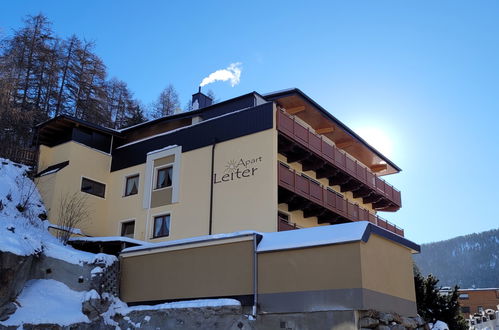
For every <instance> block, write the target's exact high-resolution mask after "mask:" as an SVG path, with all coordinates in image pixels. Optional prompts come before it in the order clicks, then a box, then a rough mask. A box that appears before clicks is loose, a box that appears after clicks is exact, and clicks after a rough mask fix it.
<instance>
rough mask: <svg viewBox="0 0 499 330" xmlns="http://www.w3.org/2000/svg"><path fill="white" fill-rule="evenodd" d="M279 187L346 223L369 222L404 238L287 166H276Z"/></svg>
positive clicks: (383, 222)
mask: <svg viewBox="0 0 499 330" xmlns="http://www.w3.org/2000/svg"><path fill="white" fill-rule="evenodd" d="M278 180H279V186H280V187H282V188H285V189H286V190H289V191H290V192H292V193H295V194H296V195H299V196H301V197H303V198H305V199H307V200H308V201H310V202H312V203H314V204H315V205H318V206H321V207H323V208H326V209H327V210H329V211H331V212H333V213H335V214H336V215H338V216H339V217H341V218H344V219H346V220H348V221H363V220H365V221H369V222H371V223H373V224H375V225H377V226H379V227H381V228H385V229H387V230H389V231H391V232H393V233H395V234H397V235H400V236H404V230H403V229H401V228H399V227H397V226H395V225H394V224H392V223H390V222H388V221H387V220H384V219H382V218H380V217H378V216H376V215H374V214H372V213H370V212H369V211H368V210H366V209H364V208H362V207H360V206H359V205H357V204H353V203H351V202H349V201H348V200H346V199H345V198H344V197H342V196H341V195H340V194H338V193H337V192H335V191H333V190H331V189H328V188H324V187H323V186H322V185H321V184H320V183H319V182H317V181H316V180H314V179H312V178H309V177H307V176H304V175H303V174H300V173H297V172H296V171H294V170H293V169H290V168H289V167H288V166H286V165H284V164H282V163H279V165H278Z"/></svg>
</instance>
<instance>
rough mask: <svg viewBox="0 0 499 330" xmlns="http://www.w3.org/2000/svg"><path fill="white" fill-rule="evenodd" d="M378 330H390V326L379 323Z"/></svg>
mask: <svg viewBox="0 0 499 330" xmlns="http://www.w3.org/2000/svg"><path fill="white" fill-rule="evenodd" d="M376 330H390V327H389V326H387V325H383V324H381V325H378V327H377V328H376Z"/></svg>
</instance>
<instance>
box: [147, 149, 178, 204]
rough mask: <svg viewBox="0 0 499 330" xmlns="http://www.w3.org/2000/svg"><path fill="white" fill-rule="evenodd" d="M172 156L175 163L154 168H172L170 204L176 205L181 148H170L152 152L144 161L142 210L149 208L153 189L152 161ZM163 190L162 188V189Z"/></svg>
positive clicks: (153, 168) (153, 169)
mask: <svg viewBox="0 0 499 330" xmlns="http://www.w3.org/2000/svg"><path fill="white" fill-rule="evenodd" d="M171 155H174V156H175V161H174V162H173V163H172V164H168V165H161V166H157V167H156V168H160V167H164V166H172V167H173V170H172V186H171V188H172V203H177V202H178V200H179V196H180V166H181V161H182V160H181V157H182V146H176V145H174V146H171V147H167V148H165V149H162V150H158V151H153V152H150V153H148V154H147V160H146V173H145V176H144V185H143V186H144V198H143V200H142V207H143V208H144V209H150V208H151V194H152V191H153V190H156V189H154V187H155V182H154V179H155V176H156V175H155V169H156V168H155V167H154V161H155V160H156V159H160V158H165V157H168V156H171ZM162 189H164V188H162Z"/></svg>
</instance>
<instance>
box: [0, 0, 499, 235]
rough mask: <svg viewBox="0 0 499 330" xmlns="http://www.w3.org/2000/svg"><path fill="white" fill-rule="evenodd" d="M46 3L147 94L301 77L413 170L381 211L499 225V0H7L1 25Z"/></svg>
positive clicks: (248, 86)
mask: <svg viewBox="0 0 499 330" xmlns="http://www.w3.org/2000/svg"><path fill="white" fill-rule="evenodd" d="M39 12H42V13H44V14H45V15H46V16H48V18H49V19H50V20H51V21H52V22H53V29H54V31H55V32H56V34H57V35H59V36H61V37H65V36H69V35H71V34H73V33H74V34H76V35H78V36H79V37H81V38H85V39H87V40H94V41H95V42H96V49H95V52H96V53H97V54H98V55H99V56H101V57H102V58H103V60H104V62H105V63H106V65H107V67H108V72H109V75H110V77H113V76H114V77H117V78H119V79H121V80H124V81H126V82H127V83H128V85H129V87H130V89H131V90H132V91H133V92H134V93H135V96H136V97H137V98H138V99H140V100H142V101H143V102H145V103H146V104H147V103H150V102H152V101H153V100H154V99H155V98H156V97H157V95H158V94H159V92H160V91H161V90H162V89H163V88H164V87H165V86H166V85H167V84H169V83H172V84H173V85H174V86H175V87H176V89H177V90H178V92H179V94H180V96H181V99H182V103H183V104H184V103H185V102H186V101H187V100H188V99H189V98H190V95H191V94H192V93H194V92H195V91H196V89H197V85H198V84H199V83H200V81H201V80H202V79H203V78H204V77H205V76H207V75H208V74H209V73H211V72H213V71H215V70H217V69H222V68H225V67H227V66H228V65H229V64H230V63H233V62H241V63H242V67H243V72H242V75H241V82H240V84H239V85H237V86H235V87H231V86H230V84H228V83H214V84H212V85H210V86H209V87H208V88H210V89H212V90H213V91H214V92H215V94H216V95H217V96H218V97H219V98H220V99H221V100H224V99H227V98H230V97H233V96H238V95H240V94H242V93H247V92H250V91H253V90H255V91H257V92H260V93H267V92H270V91H275V90H280V89H284V88H289V87H298V88H300V89H301V90H303V91H304V92H305V93H307V94H308V95H309V96H311V97H312V98H313V99H315V100H316V101H317V102H318V103H320V104H321V105H322V106H324V107H325V108H326V109H328V110H329V111H330V112H331V113H333V114H334V115H335V116H336V117H337V118H339V119H340V120H342V121H343V122H344V123H345V124H347V125H349V126H350V127H352V128H353V129H354V130H359V131H360V132H364V134H366V132H367V133H369V132H371V134H370V136H366V138H367V139H368V140H369V141H370V142H371V143H372V144H373V145H374V146H378V147H379V149H381V150H382V151H383V149H385V150H386V149H388V150H387V153H388V154H389V157H390V158H391V159H392V160H393V161H394V162H395V163H396V164H397V165H399V166H400V167H401V168H402V169H403V172H401V173H400V174H396V175H392V176H389V177H385V179H387V181H389V182H390V183H392V184H394V185H395V186H396V187H397V188H398V189H400V190H401V191H402V198H403V207H402V209H401V210H400V211H398V212H396V213H386V212H383V213H381V215H382V216H384V217H385V218H387V219H389V220H390V221H392V222H394V223H396V224H397V225H399V226H401V227H403V228H404V229H405V231H406V236H407V237H408V238H409V239H411V240H414V241H416V242H418V243H425V242H431V241H436V240H441V239H447V238H451V237H454V236H457V235H464V234H468V233H472V232H479V231H483V230H488V229H492V228H498V227H499V215H498V214H499V212H498V211H497V210H498V208H497V205H498V204H499V174H498V172H499V146H498V145H497V143H498V142H499V133H498V126H499V19H497V18H498V13H499V2H497V1H486V0H484V1H395V0H393V1H341V2H340V1H323V2H319V1H317V2H311V1H273V2H271V1H246V2H243V1H204V2H201V1H200V2H199V3H198V2H191V1H177V2H173V1H125V0H121V1H88V0H87V1H9V2H6V3H4V4H3V5H2V10H1V11H0V29H1V32H0V33H2V35H3V36H5V35H8V34H9V33H10V31H11V29H15V28H18V27H20V26H21V25H22V18H23V17H24V16H25V15H27V14H37V13H39ZM373 132H374V133H373ZM379 141H385V142H384V143H381V144H380V142H379Z"/></svg>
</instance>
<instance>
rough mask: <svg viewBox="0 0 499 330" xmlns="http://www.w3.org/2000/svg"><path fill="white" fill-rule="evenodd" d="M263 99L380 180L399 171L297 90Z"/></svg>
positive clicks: (278, 93) (273, 94) (275, 93)
mask: <svg viewBox="0 0 499 330" xmlns="http://www.w3.org/2000/svg"><path fill="white" fill-rule="evenodd" d="M264 97H265V98H266V99H267V100H269V101H274V102H276V103H277V104H278V105H280V106H282V107H283V108H285V109H286V112H288V113H289V114H292V115H294V116H296V117H298V118H300V119H301V120H303V121H305V122H306V123H307V124H308V125H310V126H311V127H312V128H313V129H314V130H315V131H316V132H317V133H319V134H322V135H324V136H325V137H327V138H329V139H330V140H332V141H333V142H334V143H335V144H336V146H337V147H338V148H340V149H343V150H345V151H346V152H347V153H349V154H350V155H352V156H353V157H355V158H356V159H358V160H359V161H360V162H362V163H363V164H364V165H366V166H367V167H369V168H370V169H371V170H372V171H373V172H375V173H376V174H378V175H380V176H381V175H387V174H393V173H398V172H400V171H401V169H400V167H398V166H397V165H395V163H393V162H392V161H391V160H389V159H388V158H387V157H386V156H384V155H383V154H382V153H381V152H379V151H378V150H376V149H375V148H374V147H373V146H371V145H370V144H369V143H367V142H366V141H365V140H364V139H362V138H361V137H360V136H359V135H357V133H355V132H354V131H352V130H351V129H350V128H349V127H347V126H346V125H345V124H343V123H342V122H341V121H339V120H338V119H337V118H336V117H334V116H333V115H332V114H331V113H329V112H328V111H327V110H326V109H324V108H323V107H321V106H320V105H319V104H318V103H317V102H315V101H314V100H312V99H311V98H310V97H308V96H307V95H306V94H305V93H303V92H302V91H301V90H299V89H298V88H293V89H287V90H283V91H278V92H274V93H269V94H265V95H264Z"/></svg>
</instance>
